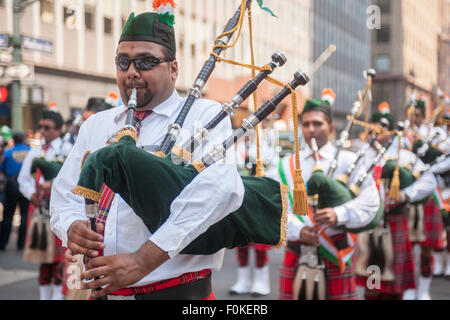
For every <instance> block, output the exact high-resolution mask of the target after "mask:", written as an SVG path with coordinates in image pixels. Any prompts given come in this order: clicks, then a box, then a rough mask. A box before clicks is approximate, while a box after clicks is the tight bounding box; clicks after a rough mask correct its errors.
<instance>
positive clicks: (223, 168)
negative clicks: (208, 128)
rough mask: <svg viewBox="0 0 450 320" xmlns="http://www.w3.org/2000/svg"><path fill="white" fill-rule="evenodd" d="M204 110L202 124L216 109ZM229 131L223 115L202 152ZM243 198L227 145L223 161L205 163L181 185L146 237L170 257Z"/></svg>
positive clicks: (227, 122)
mask: <svg viewBox="0 0 450 320" xmlns="http://www.w3.org/2000/svg"><path fill="white" fill-rule="evenodd" d="M208 110H209V111H207V112H206V113H205V114H204V119H205V121H206V122H203V126H204V125H205V124H206V123H207V122H208V121H209V120H211V119H212V118H213V117H214V116H215V115H216V114H217V112H218V110H219V109H218V108H215V107H214V106H211V107H210V108H209V109H208ZM212 111H214V112H212ZM231 132H232V131H231V121H230V120H229V119H228V118H227V119H225V120H223V121H222V122H221V123H220V124H219V125H218V126H217V127H216V128H215V129H214V130H213V131H212V135H211V140H210V141H209V142H208V143H207V144H206V145H205V147H204V148H202V149H203V150H202V153H203V154H206V153H207V152H209V151H210V150H211V147H212V146H214V145H215V144H219V143H222V142H223V140H224V139H225V138H226V137H227V136H226V135H225V134H224V133H226V134H227V135H229V134H231ZM213 133H218V134H213ZM182 142H184V141H182ZM203 151H205V152H203ZM243 198H244V186H243V183H242V180H241V177H240V175H239V173H238V170H237V165H236V159H235V151H234V148H230V149H228V151H227V158H226V161H225V159H223V160H221V161H219V162H217V163H215V164H214V165H212V166H210V167H208V168H207V169H206V170H204V171H203V172H201V173H200V174H198V175H197V176H196V177H195V178H194V180H192V182H191V183H190V184H189V185H187V186H186V187H185V188H184V190H183V191H182V192H181V193H180V195H179V196H178V197H177V198H176V199H175V200H174V201H173V202H172V204H171V207H170V211H171V213H170V215H169V218H168V219H167V220H166V222H164V224H162V225H161V227H160V228H159V229H158V230H156V231H155V233H154V234H153V235H152V236H151V237H150V240H151V241H152V242H153V243H155V244H156V245H157V246H158V247H160V248H161V249H162V250H164V251H166V252H168V254H169V256H170V257H171V258H173V257H174V256H176V255H177V254H178V253H179V252H181V251H182V250H183V249H184V248H185V247H186V246H187V245H188V244H189V243H191V242H192V241H193V240H195V239H196V238H197V237H198V236H199V235H200V234H202V233H204V232H205V231H206V230H207V229H208V228H209V227H210V226H211V225H213V224H215V223H217V222H219V221H220V220H222V219H223V218H225V217H226V216H227V215H228V214H230V213H231V212H234V211H236V210H237V209H239V207H240V206H241V204H242V200H243Z"/></svg>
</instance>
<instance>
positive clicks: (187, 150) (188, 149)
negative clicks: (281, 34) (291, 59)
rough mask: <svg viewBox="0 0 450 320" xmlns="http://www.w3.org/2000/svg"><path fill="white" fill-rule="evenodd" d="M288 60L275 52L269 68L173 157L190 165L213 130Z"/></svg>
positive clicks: (225, 105) (247, 84) (251, 81)
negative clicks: (196, 151) (194, 155)
mask: <svg viewBox="0 0 450 320" xmlns="http://www.w3.org/2000/svg"><path fill="white" fill-rule="evenodd" d="M286 61H287V59H286V57H285V56H284V54H282V53H280V52H275V53H274V54H273V55H272V61H271V62H269V63H268V64H267V68H265V69H263V70H262V71H261V72H260V73H259V74H258V76H256V77H255V78H253V79H251V80H249V81H248V82H247V83H246V84H245V85H244V86H243V87H242V89H240V90H239V92H238V93H237V94H236V95H235V96H234V97H233V98H232V99H231V101H230V103H224V104H222V111H221V112H219V114H218V115H217V116H216V117H214V119H212V120H211V121H210V122H209V123H208V124H206V126H205V127H204V128H201V129H199V130H198V131H197V132H196V133H195V134H194V135H193V136H192V137H191V139H189V140H188V141H186V143H184V144H183V145H182V146H181V147H179V146H177V145H175V146H174V147H173V149H172V151H171V152H172V154H173V156H178V157H179V158H181V159H182V160H183V161H184V162H185V163H189V162H190V161H191V160H192V154H193V153H194V151H195V150H197V148H198V147H199V146H201V145H203V144H204V143H206V142H207V141H208V139H209V136H210V132H211V130H213V129H214V128H215V127H216V126H217V125H218V124H219V123H220V122H221V121H222V120H223V119H225V118H226V117H228V116H232V115H233V114H234V110H235V109H236V108H238V107H239V106H240V105H241V104H242V102H244V101H245V100H246V99H247V98H248V97H249V96H250V95H252V94H253V93H254V92H255V91H256V89H257V88H258V86H259V84H260V83H261V82H262V81H263V80H264V79H266V78H267V77H268V75H269V74H271V73H272V72H273V71H274V70H275V68H277V67H281V66H283V65H284V64H285V63H286Z"/></svg>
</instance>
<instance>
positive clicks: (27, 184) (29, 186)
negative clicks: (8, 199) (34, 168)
mask: <svg viewBox="0 0 450 320" xmlns="http://www.w3.org/2000/svg"><path fill="white" fill-rule="evenodd" d="M40 151H41V150H40V149H39V148H32V149H31V150H30V151H29V152H28V154H27V155H26V157H25V159H24V160H23V163H22V167H21V168H20V172H19V176H18V177H17V182H18V184H19V191H20V193H22V194H23V196H24V197H25V198H27V199H28V200H31V195H32V194H33V193H35V192H36V181H35V179H34V178H33V177H32V176H31V165H32V163H33V159H34V158H35V157H37V156H38V155H39V153H40Z"/></svg>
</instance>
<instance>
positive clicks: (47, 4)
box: [41, 0, 55, 23]
mask: <svg viewBox="0 0 450 320" xmlns="http://www.w3.org/2000/svg"><path fill="white" fill-rule="evenodd" d="M54 9H55V4H54V3H53V0H42V1H41V20H42V21H43V22H47V23H52V22H53V19H54V17H55V14H54Z"/></svg>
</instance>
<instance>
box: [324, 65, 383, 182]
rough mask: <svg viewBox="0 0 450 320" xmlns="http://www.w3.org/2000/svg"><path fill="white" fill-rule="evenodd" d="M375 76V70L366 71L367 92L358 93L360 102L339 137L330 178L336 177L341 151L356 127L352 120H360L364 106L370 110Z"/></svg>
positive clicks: (354, 105)
mask: <svg viewBox="0 0 450 320" xmlns="http://www.w3.org/2000/svg"><path fill="white" fill-rule="evenodd" d="M375 75H376V71H375V70H374V69H368V70H365V71H364V76H365V78H366V80H367V85H366V90H365V92H364V96H362V94H361V92H358V100H359V101H356V102H355V103H354V104H353V108H352V110H351V114H350V115H349V119H348V122H347V125H346V127H345V129H344V130H343V131H342V132H341V135H340V137H339V140H338V143H337V146H336V154H335V156H334V159H333V161H332V162H331V164H330V167H329V169H328V172H327V176H328V177H333V176H334V173H335V171H336V168H337V163H338V159H339V154H340V152H341V150H342V149H343V148H344V145H345V142H346V141H347V139H348V138H349V136H350V132H351V130H352V128H353V125H354V121H352V120H354V119H357V118H359V116H360V115H361V113H362V111H363V109H364V106H367V107H366V109H367V108H368V105H369V101H370V100H371V89H372V83H373V79H374V78H375Z"/></svg>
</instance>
